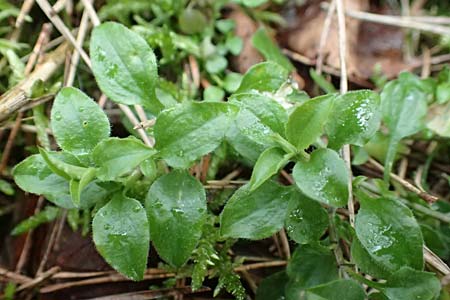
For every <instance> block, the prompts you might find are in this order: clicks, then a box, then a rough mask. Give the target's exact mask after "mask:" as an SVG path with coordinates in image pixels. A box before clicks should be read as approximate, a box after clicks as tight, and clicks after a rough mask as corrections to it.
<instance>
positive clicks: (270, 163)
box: [250, 147, 292, 191]
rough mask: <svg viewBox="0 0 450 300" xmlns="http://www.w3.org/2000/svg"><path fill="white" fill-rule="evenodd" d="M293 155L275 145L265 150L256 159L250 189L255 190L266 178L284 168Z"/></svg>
mask: <svg viewBox="0 0 450 300" xmlns="http://www.w3.org/2000/svg"><path fill="white" fill-rule="evenodd" d="M291 156H292V155H290V154H286V153H285V152H284V151H283V149H281V148H278V147H273V148H269V149H267V150H265V151H264V152H263V153H262V154H261V156H260V157H259V158H258V160H257V161H256V164H255V167H254V168H253V173H252V177H251V179H250V190H251V191H254V190H256V189H257V188H258V187H260V186H261V185H262V184H263V183H264V182H266V180H268V179H269V178H270V177H272V176H273V175H275V174H277V173H278V171H279V170H280V169H281V168H283V167H284V166H285V165H286V163H287V162H288V161H289V158H290V157H291Z"/></svg>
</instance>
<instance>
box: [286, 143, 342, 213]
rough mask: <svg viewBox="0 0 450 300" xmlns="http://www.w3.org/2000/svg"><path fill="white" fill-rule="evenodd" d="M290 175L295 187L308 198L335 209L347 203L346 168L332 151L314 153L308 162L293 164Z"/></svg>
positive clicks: (324, 150)
mask: <svg viewBox="0 0 450 300" xmlns="http://www.w3.org/2000/svg"><path fill="white" fill-rule="evenodd" d="M292 175H293V177H294V180H295V183H296V184H297V186H298V187H299V188H300V190H301V191H302V192H303V193H304V194H305V195H306V196H308V197H309V198H311V199H314V200H317V201H320V202H323V203H325V204H328V205H332V206H335V207H341V206H344V205H345V204H346V203H347V199H348V171H347V166H346V165H345V162H344V161H343V160H342V159H341V158H340V157H339V155H337V153H336V152H334V151H333V150H330V149H319V150H316V151H314V152H313V153H312V154H311V158H310V160H309V161H299V162H297V163H296V164H295V167H294V170H293V172H292Z"/></svg>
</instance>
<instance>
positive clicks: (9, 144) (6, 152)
mask: <svg viewBox="0 0 450 300" xmlns="http://www.w3.org/2000/svg"><path fill="white" fill-rule="evenodd" d="M22 116H23V114H22V113H21V112H19V113H18V114H17V117H16V121H15V122H14V127H13V128H12V129H11V132H10V133H9V136H8V141H6V145H5V149H3V155H2V160H1V162H0V174H3V172H4V171H5V169H6V166H7V165H8V160H9V155H10V154H11V150H12V147H13V146H14V142H15V139H16V136H17V133H19V129H20V123H21V122H22Z"/></svg>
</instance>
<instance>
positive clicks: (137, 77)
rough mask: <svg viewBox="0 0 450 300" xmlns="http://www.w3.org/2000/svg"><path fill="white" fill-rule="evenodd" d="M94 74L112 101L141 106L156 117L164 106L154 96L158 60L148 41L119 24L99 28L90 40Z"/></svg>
mask: <svg viewBox="0 0 450 300" xmlns="http://www.w3.org/2000/svg"><path fill="white" fill-rule="evenodd" d="M90 55H91V58H92V71H93V72H94V75H95V79H96V80H97V83H98V85H99V87H100V89H101V90H102V91H103V92H104V93H105V94H106V95H107V96H108V97H109V98H111V100H113V101H115V102H118V103H123V104H129V105H132V104H142V105H144V106H145V107H147V108H148V109H149V110H150V111H151V112H152V113H153V114H155V115H157V114H158V113H159V112H160V111H161V109H163V105H162V104H161V103H160V102H159V100H158V99H157V98H156V97H155V86H156V82H157V77H158V73H157V65H156V58H155V55H154V54H153V51H152V49H151V48H150V47H149V46H148V44H147V42H146V41H145V40H144V39H143V38H142V37H141V36H140V35H139V34H137V33H135V32H133V31H131V30H129V29H128V28H126V27H125V26H123V25H122V24H119V23H113V22H107V23H103V24H102V25H100V26H97V27H96V28H95V29H94V30H93V32H92V37H91V45H90Z"/></svg>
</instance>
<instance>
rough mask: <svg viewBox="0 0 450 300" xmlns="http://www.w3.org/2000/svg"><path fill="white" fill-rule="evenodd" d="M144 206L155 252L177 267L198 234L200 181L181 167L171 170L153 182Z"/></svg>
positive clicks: (202, 205) (202, 206) (202, 204)
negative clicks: (181, 169) (180, 168)
mask: <svg viewBox="0 0 450 300" xmlns="http://www.w3.org/2000/svg"><path fill="white" fill-rule="evenodd" d="M145 207H146V209H147V214H148V218H149V222H150V232H151V235H152V240H153V244H154V245H155V248H156V250H157V251H158V254H159V255H160V256H161V258H163V259H164V260H165V261H166V262H168V263H169V264H171V265H173V266H176V267H181V266H182V265H183V264H184V263H185V262H186V261H187V260H188V259H189V257H190V256H191V253H192V251H193V250H194V249H195V247H196V246H197V243H198V241H199V239H200V237H201V234H202V226H203V224H204V222H205V218H206V196H205V190H204V189H203V186H202V184H201V183H200V182H199V181H198V180H197V179H195V178H194V177H192V176H190V175H189V174H188V173H187V172H185V171H172V172H170V173H169V174H167V175H164V176H162V177H160V178H159V179H158V180H156V181H155V182H154V183H153V185H152V186H151V188H150V190H149V191H148V194H147V198H146V200H145Z"/></svg>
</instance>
